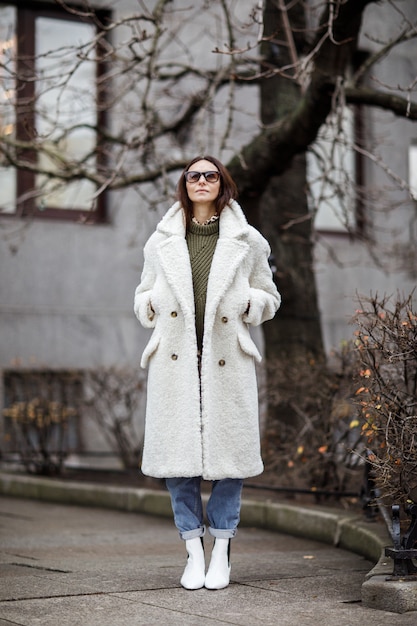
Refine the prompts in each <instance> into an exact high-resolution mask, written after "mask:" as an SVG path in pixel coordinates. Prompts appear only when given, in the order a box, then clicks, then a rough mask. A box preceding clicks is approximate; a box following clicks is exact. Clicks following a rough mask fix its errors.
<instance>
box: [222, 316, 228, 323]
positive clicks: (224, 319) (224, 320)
mask: <svg viewBox="0 0 417 626" xmlns="http://www.w3.org/2000/svg"><path fill="white" fill-rule="evenodd" d="M228 321H229V320H228V319H227V317H226V316H225V315H224V316H223V317H222V322H223V324H227V322H228Z"/></svg>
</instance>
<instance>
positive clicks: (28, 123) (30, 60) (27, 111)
mask: <svg viewBox="0 0 417 626" xmlns="http://www.w3.org/2000/svg"><path fill="white" fill-rule="evenodd" d="M4 4H9V5H12V6H15V8H16V41H17V49H16V73H17V76H18V77H21V76H27V77H31V76H34V65H35V60H36V59H35V46H36V41H35V22H36V19H37V18H39V17H46V18H53V19H60V20H68V21H72V22H81V23H89V24H93V25H94V26H95V28H96V30H98V28H99V27H98V24H100V23H102V24H103V23H105V22H106V21H107V20H108V19H109V17H110V15H111V12H110V11H108V10H101V9H100V10H96V11H94V16H95V18H96V19H94V18H91V17H82V16H80V15H77V14H74V13H70V12H68V11H66V10H65V9H63V8H62V7H61V6H56V5H54V4H50V3H48V2H30V1H27V0H24V1H23V2H22V1H19V0H4ZM69 7H70V8H73V9H75V10H77V9H78V10H80V11H82V10H83V9H82V7H80V6H77V5H76V4H71V5H69ZM23 35H24V36H23ZM97 50H98V54H97V60H96V64H95V65H96V72H95V91H96V114H97V126H98V128H105V127H106V124H107V112H106V107H105V100H106V95H105V90H104V89H99V88H98V87H99V80H100V77H101V76H102V75H103V74H104V73H105V71H106V65H107V64H106V62H105V61H104V60H103V55H101V54H100V43H98V44H97ZM35 89H36V80H29V81H28V80H19V78H17V79H16V94H17V95H16V104H15V115H16V118H15V119H16V122H15V123H16V140H17V141H19V140H23V141H28V140H30V139H31V134H32V137H33V135H34V134H35V133H36V128H35V109H34V106H33V101H34V95H35ZM28 103H29V106H28ZM31 103H32V104H31ZM95 151H96V166H97V169H100V167H104V166H105V165H106V155H105V151H104V150H103V149H101V147H100V136H99V135H97V136H96V148H95ZM22 154H23V152H22ZM24 156H25V159H27V160H28V161H29V162H32V163H36V161H37V155H36V151H35V150H30V149H27V150H24ZM36 175H37V174H36V171H32V170H30V169H24V168H19V167H16V203H15V210H14V211H13V212H10V213H1V212H0V216H2V217H15V218H16V217H18V218H19V217H20V218H22V217H30V218H35V219H53V220H62V221H67V222H68V221H75V222H86V223H89V224H91V223H102V222H105V221H106V220H107V206H106V205H107V203H106V192H103V193H101V194H100V195H99V196H98V198H97V201H96V205H95V208H94V209H92V210H86V209H76V208H74V209H68V208H59V207H47V208H44V209H42V210H40V209H39V208H38V207H37V206H36V199H35V198H34V197H29V198H25V194H27V192H28V191H30V190H35V189H36ZM22 198H23V199H22Z"/></svg>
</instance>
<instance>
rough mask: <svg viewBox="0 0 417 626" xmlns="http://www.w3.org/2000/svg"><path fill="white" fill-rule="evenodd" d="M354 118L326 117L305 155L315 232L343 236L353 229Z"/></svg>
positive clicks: (345, 114) (347, 114) (347, 111)
mask: <svg viewBox="0 0 417 626" xmlns="http://www.w3.org/2000/svg"><path fill="white" fill-rule="evenodd" d="M354 136H355V115H354V112H353V111H352V110H350V109H348V108H347V107H346V108H345V110H344V112H343V115H342V116H337V115H335V114H332V115H329V117H328V119H327V122H326V124H325V125H324V126H323V127H322V128H321V129H320V133H319V135H318V137H317V140H316V142H315V143H314V144H313V146H312V147H311V150H310V152H309V153H308V155H307V172H308V182H309V188H310V200H311V210H312V211H314V212H315V213H316V215H315V221H314V225H315V229H316V230H319V231H329V232H335V233H343V232H347V231H352V230H354V229H355V228H356V227H357V219H356V191H355V182H357V180H356V179H357V174H356V166H357V163H356V158H357V157H356V155H355V152H354V149H353V143H354Z"/></svg>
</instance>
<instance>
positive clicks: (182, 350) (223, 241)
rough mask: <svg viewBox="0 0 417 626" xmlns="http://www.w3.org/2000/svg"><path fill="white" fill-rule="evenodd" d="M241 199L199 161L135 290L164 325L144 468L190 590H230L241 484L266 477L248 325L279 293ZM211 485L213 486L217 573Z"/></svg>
mask: <svg viewBox="0 0 417 626" xmlns="http://www.w3.org/2000/svg"><path fill="white" fill-rule="evenodd" d="M236 196H237V189H236V185H235V183H234V182H233V180H232V178H231V176H230V174H229V173H228V171H227V170H226V168H225V167H224V166H223V165H222V164H221V163H220V162H219V161H218V160H217V159H215V158H214V157H210V156H204V157H197V158H195V159H193V160H192V161H191V162H190V163H189V164H188V165H187V167H186V168H185V170H184V171H183V173H182V175H181V177H180V180H179V183H178V202H176V203H175V204H174V205H173V206H172V207H171V208H170V209H169V210H168V212H167V213H166V214H165V216H164V217H163V219H162V220H161V221H160V223H159V224H158V226H157V228H156V231H155V233H154V234H153V235H152V236H151V237H150V239H149V240H148V242H147V243H146V245H145V248H144V266H143V272H142V278H141V283H140V284H139V286H138V287H137V289H136V293H135V307H134V308H135V313H136V316H137V317H138V319H139V320H140V322H141V323H142V325H143V326H145V327H147V328H153V329H154V330H153V333H152V336H151V338H150V340H149V342H148V344H147V346H146V348H145V350H144V353H143V356H142V360H141V366H142V367H144V368H146V367H149V373H148V388H147V408H146V425H145V442H144V450H143V459H142V471H143V473H144V474H146V475H148V476H153V477H155V478H164V479H165V480H166V485H167V487H168V490H169V492H170V496H171V502H172V508H173V513H174V520H175V524H176V526H177V528H178V530H179V533H180V537H181V538H182V539H183V540H185V544H186V550H187V553H188V559H187V565H186V567H185V570H184V574H183V576H182V578H181V584H182V586H183V587H185V588H186V589H199V588H201V587H203V586H205V587H207V588H208V589H222V588H224V587H226V586H227V585H228V584H229V578H230V539H231V538H232V537H234V536H235V534H236V530H237V525H238V523H239V517H240V503H241V491H242V483H243V479H244V478H247V477H249V476H255V475H257V474H260V473H261V472H262V471H263V464H262V459H261V456H260V440H259V422H258V397H257V384H256V373H255V361H260V360H261V356H260V354H259V352H258V350H257V348H256V346H255V344H254V343H253V341H252V339H251V337H250V334H249V330H248V326H249V324H252V325H254V326H256V325H258V324H261V323H262V322H264V321H265V320H269V319H271V318H272V317H273V316H274V315H275V312H276V311H277V309H278V307H279V305H280V295H279V293H278V291H277V289H276V287H275V284H274V282H273V280H272V274H271V270H270V267H269V265H268V256H269V253H270V249H269V245H268V243H267V242H266V240H265V239H264V238H263V237H262V235H261V234H260V233H259V232H258V231H257V230H255V229H254V228H253V227H251V226H249V224H248V222H247V221H246V218H245V216H244V214H243V212H242V209H241V208H240V206H239V205H238V204H237V202H236V201H235V198H236ZM201 480H208V481H211V482H212V491H211V496H210V499H209V501H208V504H207V510H206V514H207V519H208V522H209V533H210V534H211V535H212V536H213V537H214V546H213V551H212V555H211V561H210V566H209V569H208V572H207V574H205V562H204V549H203V539H202V538H203V535H204V533H205V526H204V522H203V510H202V502H201V490H200V487H201Z"/></svg>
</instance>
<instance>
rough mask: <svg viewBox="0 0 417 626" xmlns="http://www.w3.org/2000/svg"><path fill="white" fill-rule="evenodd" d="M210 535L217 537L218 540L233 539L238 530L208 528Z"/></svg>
mask: <svg viewBox="0 0 417 626" xmlns="http://www.w3.org/2000/svg"><path fill="white" fill-rule="evenodd" d="M208 531H209V535H211V536H212V537H217V539H233V537H236V533H237V528H233V529H222V528H212V527H211V526H209V528H208Z"/></svg>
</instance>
